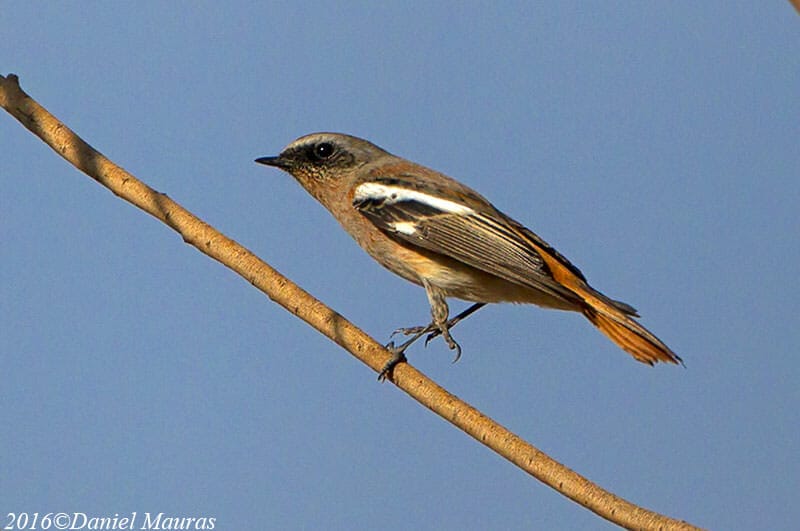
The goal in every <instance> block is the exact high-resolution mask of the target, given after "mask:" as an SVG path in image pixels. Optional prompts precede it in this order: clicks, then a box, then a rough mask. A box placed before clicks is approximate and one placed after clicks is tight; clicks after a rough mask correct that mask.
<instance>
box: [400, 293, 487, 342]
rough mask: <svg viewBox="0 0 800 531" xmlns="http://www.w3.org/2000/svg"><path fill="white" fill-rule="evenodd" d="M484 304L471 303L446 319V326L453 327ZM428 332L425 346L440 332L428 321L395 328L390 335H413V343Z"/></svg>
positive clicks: (484, 304)
mask: <svg viewBox="0 0 800 531" xmlns="http://www.w3.org/2000/svg"><path fill="white" fill-rule="evenodd" d="M484 306H486V303H485V302H476V303H475V304H473V305H472V306H470V307H469V308H467V309H466V310H464V311H463V312H461V313H460V314H458V315H456V316H455V317H453V318H452V319H450V320H449V321H447V328H448V329H449V328H453V327H454V326H455V325H456V324H457V323H460V322H461V321H463V320H464V319H466V318H467V317H469V316H470V315H472V314H473V313H475V312H477V311H478V310H480V309H481V308H483V307H484ZM428 332H430V334H428V337H426V338H425V345H426V346H427V345H428V343H430V341H431V340H432V339H433V338H435V337H438V336H439V335H440V334H441V332H440V331H439V329H438V328H437V327H436V325H435V324H434V323H430V324H429V325H427V326H409V327H408V328H398V329H397V330H395V331H394V332H392V335H393V336H395V335H397V334H403V335H405V336H410V335H414V337H413V338H412V339H413V341H411V343H413V342H414V341H416V340H417V339H419V338H420V337H421V336H422V335H424V334H426V333H428ZM411 343H409V344H411Z"/></svg>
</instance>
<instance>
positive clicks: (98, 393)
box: [0, 1, 800, 529]
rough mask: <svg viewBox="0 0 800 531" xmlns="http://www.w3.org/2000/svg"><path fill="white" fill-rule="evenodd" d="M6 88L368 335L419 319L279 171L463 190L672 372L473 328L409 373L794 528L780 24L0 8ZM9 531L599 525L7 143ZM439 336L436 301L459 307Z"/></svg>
mask: <svg viewBox="0 0 800 531" xmlns="http://www.w3.org/2000/svg"><path fill="white" fill-rule="evenodd" d="M0 31H1V32H2V34H3V42H4V44H3V46H2V49H0V68H1V69H2V73H4V74H5V73H9V72H13V73H16V74H18V75H19V76H20V79H21V82H22V85H23V88H24V89H25V90H27V91H28V92H29V93H30V94H31V95H32V96H33V97H34V98H36V99H37V100H38V101H39V102H40V103H41V104H43V105H44V106H45V107H47V108H48V109H49V110H50V111H51V112H53V113H54V114H55V115H56V116H58V117H59V118H60V119H62V120H63V121H64V122H65V123H67V124H68V125H69V126H70V127H72V128H73V129H74V130H75V131H76V132H77V133H79V134H80V135H82V136H83V138H85V139H86V140H87V141H88V142H89V143H91V144H92V145H94V146H95V147H96V148H98V149H99V150H100V151H102V152H103V153H105V154H106V155H107V156H109V157H110V158H111V159H112V160H114V161H116V162H117V163H119V164H120V165H122V166H123V167H125V168H126V169H128V170H129V171H131V172H133V173H134V174H135V175H137V176H138V177H139V178H141V179H142V180H144V181H145V182H147V183H148V184H150V185H151V186H153V187H154V188H156V189H157V190H159V191H161V192H164V193H167V194H168V195H169V196H170V197H172V198H173V199H175V200H176V201H178V202H179V203H181V204H182V205H184V206H185V207H186V208H188V209H190V210H191V211H193V212H194V213H196V214H197V215H199V216H200V217H202V218H203V219H205V220H206V221H207V222H209V223H211V224H213V225H214V226H216V227H217V228H218V229H220V230H221V231H223V232H224V233H225V234H227V235H228V236H230V237H232V238H234V239H236V240H237V241H239V242H240V243H242V244H244V245H245V246H247V247H248V248H250V249H251V250H253V251H254V252H256V253H257V254H259V255H260V256H261V257H262V258H264V259H265V260H266V261H268V262H269V263H271V264H272V265H274V266H275V267H276V268H278V269H279V270H280V271H281V272H282V273H284V274H286V275H287V276H289V277H290V278H292V279H293V280H295V281H296V282H298V283H299V284H300V285H301V286H303V287H304V288H305V289H307V290H309V291H310V292H311V293H313V294H314V295H315V296H317V297H319V298H320V299H322V300H323V301H324V302H326V303H327V304H329V305H330V306H332V307H333V308H335V309H336V310H337V311H339V312H341V313H342V314H344V315H345V316H346V317H348V318H349V319H351V320H352V321H353V322H355V323H356V324H358V325H359V326H361V327H362V328H363V329H364V330H365V331H367V332H368V333H370V334H371V335H372V336H373V337H375V338H376V339H378V340H379V341H385V340H386V339H387V338H388V334H389V332H390V331H391V330H393V329H394V328H396V327H399V326H409V325H414V324H421V323H423V322H424V321H426V319H427V318H428V316H429V314H428V305H427V300H426V298H425V295H424V292H423V291H422V290H421V289H419V288H418V287H416V286H413V285H411V284H408V283H406V282H405V281H403V280H402V279H399V278H396V277H394V276H392V275H390V274H389V273H387V272H386V271H384V270H383V269H382V268H380V267H379V266H377V265H375V264H374V263H373V262H372V261H371V260H370V259H369V258H368V257H367V256H366V255H365V254H363V253H362V252H361V250H360V249H359V248H358V247H357V246H356V244H355V243H354V242H352V241H351V240H350V239H349V237H348V236H347V235H346V234H344V233H342V232H341V231H340V229H339V228H338V225H337V224H336V223H335V222H334V221H333V220H332V218H331V217H330V216H329V214H328V213H327V212H325V211H324V210H323V209H322V207H321V206H319V205H318V204H317V203H315V202H314V200H313V199H312V198H311V197H310V196H308V195H307V194H306V193H305V192H304V191H303V190H302V189H301V188H300V187H299V186H298V185H297V184H296V183H295V182H294V181H293V180H292V179H291V178H290V177H289V176H288V175H285V174H283V173H280V172H278V171H277V170H274V169H270V168H265V167H261V166H258V165H256V164H254V163H253V159H254V158H256V157H259V156H264V155H274V154H277V153H278V152H279V151H280V149H281V148H282V147H283V146H284V145H286V144H287V143H288V142H290V141H291V140H293V139H294V138H296V137H298V136H300V135H302V134H305V133H309V132H313V131H321V130H328V131H339V132H347V133H351V134H354V135H357V136H362V137H364V138H368V139H370V140H372V141H373V142H375V143H377V144H378V145H380V146H381V147H383V148H385V149H387V150H389V151H391V152H393V153H396V154H398V155H401V156H404V157H407V158H410V159H413V160H415V161H417V162H420V163H422V164H425V165H427V166H430V167H432V168H435V169H437V170H440V171H442V172H445V173H447V174H449V175H451V176H453V177H456V178H458V179H460V180H462V181H464V182H465V183H467V184H469V185H470V186H472V187H473V188H475V189H477V190H478V191H480V192H481V193H482V194H483V195H485V196H487V197H488V198H490V199H491V200H492V202H493V203H494V204H495V205H496V206H497V207H498V208H500V209H501V210H503V211H504V212H506V213H508V214H509V215H511V216H513V217H514V218H516V219H517V220H519V221H520V222H523V223H524V224H526V225H527V226H528V227H530V228H531V229H532V230H534V231H535V232H537V233H538V234H540V235H541V236H542V237H544V238H545V239H546V240H548V241H549V242H550V243H551V244H552V245H554V246H555V247H556V248H557V249H559V250H560V251H561V252H562V253H563V254H565V255H566V256H568V257H569V258H570V259H571V260H572V261H573V262H575V263H576V264H577V265H578V266H579V267H580V268H581V269H582V270H583V271H584V273H585V274H586V275H587V277H588V278H589V280H590V282H591V283H592V284H593V285H594V286H595V287H597V288H598V289H600V290H602V291H603V292H605V293H606V294H608V295H610V296H612V297H615V298H618V299H621V300H624V301H626V302H629V303H631V304H633V305H634V306H635V307H637V308H638V309H639V311H640V313H641V314H642V316H643V319H642V322H643V324H645V325H646V326H647V327H648V328H650V329H651V330H653V331H654V332H655V333H656V334H657V335H658V336H659V337H661V338H662V339H664V340H665V341H666V342H667V344H669V345H670V346H671V347H672V348H673V349H674V350H675V351H676V352H677V353H678V354H679V355H681V356H682V357H683V359H684V360H685V361H686V369H682V368H678V367H673V366H659V367H655V368H650V367H647V366H644V365H641V364H639V363H636V362H635V361H633V359H632V358H630V357H629V356H628V355H626V354H625V353H623V352H622V351H620V350H619V349H617V348H616V347H615V346H614V345H613V344H611V343H610V342H609V341H608V340H607V339H606V338H605V337H603V336H602V335H601V334H600V333H598V332H597V331H596V330H594V329H593V327H592V326H591V325H590V324H589V323H588V322H586V321H585V320H584V319H583V318H582V317H580V316H578V315H575V314H566V313H561V312H546V311H543V310H540V309H538V308H535V307H528V306H526V307H522V306H512V305H507V306H503V305H498V306H492V307H490V308H488V309H485V310H482V311H481V312H480V313H479V314H477V315H476V316H474V317H472V318H470V320H469V321H467V322H466V323H464V324H462V325H459V327H458V328H457V329H456V331H455V334H454V335H455V337H456V339H458V340H459V342H460V343H461V345H462V347H463V348H464V355H463V357H462V359H461V361H460V362H458V363H457V364H451V363H450V362H451V359H452V354H451V352H449V351H448V350H447V349H446V347H445V346H444V345H443V344H442V343H441V341H438V340H437V341H435V342H433V343H432V344H431V345H430V346H429V347H428V348H427V349H423V348H421V347H417V348H415V349H413V350H412V351H410V353H409V355H410V357H411V361H412V363H413V364H414V365H415V366H417V367H418V368H419V369H421V370H422V371H424V372H425V373H427V374H428V375H430V376H431V377H433V378H434V379H435V380H436V381H438V382H440V383H441V384H442V385H444V386H445V387H446V388H447V389H448V390H450V391H451V392H453V393H455V394H457V395H458V396H460V397H461V398H463V399H465V400H467V401H468V402H470V403H471V404H473V405H475V406H476V407H478V408H479V409H480V410H482V411H483V412H485V413H486V414H488V415H490V416H492V417H493V418H495V419H496V420H498V421H499V422H501V423H502V424H503V425H505V426H507V427H508V428H510V429H511V430H512V431H514V432H516V433H518V434H519V435H521V436H522V437H524V438H525V439H527V440H529V441H530V442H532V443H533V444H534V445H536V446H538V447H539V448H541V449H542V450H544V451H546V452H548V453H549V454H550V455H551V456H553V457H554V458H556V459H558V460H560V461H561V462H563V463H564V464H566V465H567V466H569V467H571V468H573V469H575V470H576V471H578V472H580V473H582V474H584V475H586V476H587V477H588V478H590V479H592V480H594V481H596V482H598V483H599V484H601V485H602V486H604V487H605V488H607V489H609V490H611V491H613V492H615V493H616V494H618V495H620V496H623V497H625V498H627V499H629V500H631V501H633V502H635V503H638V504H641V505H643V506H645V507H648V508H651V509H653V510H656V511H659V512H663V513H666V514H669V515H671V516H674V517H678V518H682V519H686V520H688V521H690V522H693V523H695V524H698V525H702V526H705V527H709V528H714V529H753V528H762V529H788V528H790V527H792V526H793V525H796V522H797V521H798V519H800V509H798V505H797V503H796V502H797V499H796V496H797V492H798V491H800V480H799V479H798V478H800V464H799V463H800V460H798V458H797V455H798V451H799V450H800V445H799V444H798V441H800V433H798V432H799V431H800V429H798V426H800V418H798V416H799V415H798V413H797V408H798V404H800V386H798V383H797V382H798V380H800V359H798V346H797V345H798V344H800V326H798V324H800V323H798V318H797V316H798V314H800V306H798V300H800V288H798V284H797V278H796V275H797V273H798V264H799V263H800V241H799V238H798V234H800V208H798V204H800V179H798V168H800V149H798V138H800V99H798V97H797V95H798V90H800V89H799V87H800V55H798V53H797V49H798V45H799V44H800V18H798V16H797V14H796V13H795V12H794V10H793V9H792V7H791V6H790V5H789V3H788V2H785V1H783V2H781V1H774V2H763V3H761V4H759V6H758V9H757V10H754V9H753V5H752V3H749V2H669V3H666V2H660V3H642V2H605V3H599V2H598V3H591V4H587V3H585V2H545V3H537V4H536V5H535V6H534V5H531V3H525V2H521V3H516V4H513V3H508V4H504V6H503V7H497V6H492V5H489V4H483V3H463V2H459V3H455V2H453V3H447V2H436V3H424V4H423V3H416V4H411V3H393V2H389V3H381V5H380V6H378V5H375V4H373V3H368V2H364V3H349V4H346V5H342V6H336V5H332V4H326V3H314V2H310V3H306V2H280V3H265V4H261V5H259V6H253V5H246V4H244V3H238V4H234V5H232V6H230V7H225V8H223V7H221V5H220V4H218V3H206V4H199V3H198V4H177V3H156V2H151V3H111V2H96V3H90V2H83V3H80V4H72V5H65V4H50V3H31V2H4V3H3V5H2V9H0ZM0 146H2V153H3V156H2V159H1V160H0V187H1V188H0V189H1V190H2V193H0V241H1V242H2V244H3V248H2V260H0V290H1V291H0V371H2V374H3V386H2V391H0V425H2V426H3V428H4V435H3V437H2V438H0V513H2V514H3V515H5V514H7V513H8V512H17V513H19V512H24V511H27V512H30V513H33V512H35V511H39V512H41V513H45V512H49V511H53V512H57V511H65V512H85V513H87V514H89V515H96V516H113V515H114V514H115V513H119V514H121V515H123V514H125V513H130V512H131V511H137V512H138V513H139V515H140V517H139V518H140V519H141V518H142V517H141V515H142V514H143V513H144V512H151V513H157V512H164V513H166V514H170V515H182V516H197V517H200V516H208V517H214V518H216V523H217V524H216V525H217V528H218V529H220V528H221V529H247V528H251V529H256V528H301V527H303V528H333V529H352V528H373V527H381V528H384V529H406V528H421V529H434V528H435V529H481V528H522V527H526V528H537V529H605V528H610V527H611V526H610V524H607V523H606V522H604V521H602V520H600V519H598V518H597V517H596V516H594V515H593V514H591V513H589V512H588V511H586V510H584V509H582V508H581V507H579V506H578V505H576V504H574V503H572V502H569V501H567V500H566V499H564V498H563V497H561V496H560V495H558V494H556V493H555V492H553V491H551V490H550V489H548V488H546V487H544V486H542V485H541V484H539V483H538V482H536V481H535V480H533V479H532V478H530V477H528V476H526V475H525V474H524V473H522V472H520V471H519V470H517V469H515V468H514V467H513V466H512V465H510V464H509V463H507V462H505V461H504V460H503V459H501V458H499V457H498V456H496V455H494V454H493V453H491V452H490V451H488V450H487V449H486V448H484V447H482V446H481V445H479V444H477V443H476V442H475V441H473V440H472V439H470V438H468V437H467V436H466V435H464V434H463V433H461V432H459V431H457V430H455V429H454V428H452V427H451V426H450V425H449V424H447V423H446V422H444V421H443V420H441V419H439V418H438V417H435V416H433V415H432V414H431V413H430V412H428V411H427V410H425V409H424V408H422V407H420V406H419V405H418V404H417V403H415V402H413V401H411V400H409V399H408V398H407V397H406V396H405V395H404V394H403V393H402V392H399V391H398V390H397V389H396V388H394V387H393V386H392V385H387V384H384V385H381V384H378V383H377V382H376V381H375V374H374V373H373V372H371V371H370V370H369V369H367V368H366V367H365V366H363V365H361V364H360V363H359V362H357V361H356V360H355V359H354V358H352V357H351V356H349V355H348V354H347V353H345V352H344V351H342V350H341V349H340V348H339V347H337V346H336V345H334V344H332V343H330V342H329V341H327V340H326V339H324V338H323V337H321V336H320V335H318V334H317V333H316V332H314V331H313V330H311V329H310V328H309V327H307V326H306V325H304V324H303V323H301V322H300V321H298V320H297V319H295V318H294V317H292V316H291V315H290V314H288V313H287V312H285V311H284V310H282V309H281V308H279V307H278V306H276V305H275V304H273V303H272V302H270V301H269V300H268V299H267V298H266V297H264V296H263V295H262V294H260V293H259V292H257V291H256V290H255V289H253V288H252V287H251V286H250V285H249V284H248V283H247V282H246V281H244V280H243V279H241V278H239V277H237V276H236V275H235V274H233V273H232V272H230V271H228V270H227V269H225V268H223V267H222V266H220V265H219V264H217V263H216V262H213V261H211V260H210V259H208V258H207V257H205V256H203V255H201V254H199V253H198V252H197V251H196V250H194V249H193V248H191V247H189V246H187V245H185V244H184V243H183V242H182V240H181V239H180V237H178V236H177V235H176V234H175V233H174V232H172V231H171V230H170V229H168V228H167V227H166V226H164V225H162V224H160V223H158V222H156V221H155V220H153V219H152V218H149V217H148V216H146V215H145V214H144V213H142V212H140V211H138V210H136V209H135V208H132V207H131V206H129V205H128V204H126V203H123V202H121V201H120V200H118V199H117V198H116V197H115V196H113V195H112V194H110V193H108V192H107V191H106V190H105V189H103V188H102V187H100V186H99V185H97V184H96V183H95V182H93V181H92V180H90V179H88V178H87V177H85V176H84V175H82V174H80V173H78V172H77V171H76V170H75V169H73V168H72V167H71V166H69V165H68V164H66V163H65V162H64V161H63V160H62V159H60V158H59V157H58V156H56V154H55V153H53V152H52V151H51V150H50V149H49V148H47V147H46V146H44V144H42V143H41V142H40V141H39V140H38V139H36V138H35V137H33V136H32V135H30V133H28V132H27V131H26V130H24V129H22V128H21V127H20V126H19V125H18V124H17V123H16V121H14V120H13V119H11V118H10V117H9V116H7V115H6V114H5V113H3V116H2V117H0ZM451 307H452V308H453V309H454V310H458V309H460V308H462V307H463V305H462V304H460V303H458V302H454V303H452V304H451Z"/></svg>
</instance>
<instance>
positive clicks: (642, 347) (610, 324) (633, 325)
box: [583, 297, 683, 365]
mask: <svg viewBox="0 0 800 531" xmlns="http://www.w3.org/2000/svg"><path fill="white" fill-rule="evenodd" d="M586 303H587V306H586V307H585V308H584V309H583V315H585V316H586V317H587V318H588V319H589V320H590V321H591V322H592V324H593V325H595V326H596V327H597V328H598V329H599V330H600V331H601V332H603V333H604V334H605V335H606V336H607V337H608V338H609V339H610V340H611V341H613V342H614V343H616V344H617V345H619V347H620V348H621V349H622V350H624V351H625V352H627V353H628V354H630V355H631V356H633V357H634V358H636V360H637V361H641V362H642V363H647V364H649V365H653V364H655V363H657V362H659V361H664V362H668V363H680V364H681V365H683V360H681V358H680V357H678V355H677V354H675V353H674V352H672V351H671V350H670V348H669V347H668V346H666V345H665V344H664V343H663V342H662V341H661V340H660V339H658V338H657V337H656V336H654V335H653V334H652V333H651V332H650V331H649V330H647V329H646V328H645V327H643V326H642V325H640V324H639V323H637V322H636V321H634V320H633V318H631V317H630V316H628V315H626V314H625V313H623V312H622V311H620V310H619V309H617V308H615V307H614V306H611V305H609V304H606V303H605V302H604V301H603V300H601V299H599V298H596V297H587V298H586Z"/></svg>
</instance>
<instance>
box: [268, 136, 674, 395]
mask: <svg viewBox="0 0 800 531" xmlns="http://www.w3.org/2000/svg"><path fill="white" fill-rule="evenodd" d="M256 162H258V163H261V164H266V165H269V166H275V167H277V168H280V169H282V170H284V171H286V172H288V173H290V174H291V175H292V176H293V177H294V178H295V179H296V180H297V181H298V182H299V183H300V184H301V185H302V186H303V188H305V189H306V190H307V191H308V192H309V193H310V194H311V195H312V196H314V197H315V198H316V199H317V201H319V202H320V203H322V205H323V206H324V207H325V208H327V209H328V210H329V211H330V212H331V214H333V217H335V218H336V220H337V221H339V223H340V224H341V225H342V227H343V228H344V229H345V230H346V231H347V232H348V233H349V234H350V235H351V236H352V237H353V238H354V239H355V240H356V242H358V244H359V245H360V246H361V247H362V248H363V249H364V250H365V251H366V252H367V253H369V255H370V256H372V257H373V258H374V259H375V260H377V261H378V263H380V264H381V265H382V266H384V267H385V268H387V269H388V270H389V271H391V272H393V273H396V274H397V275H400V276H401V277H403V278H405V279H406V280H409V281H411V282H413V283H414V284H418V285H420V286H422V287H424V288H425V292H426V293H427V295H428V301H429V303H430V306H431V316H432V322H431V324H429V325H428V326H424V327H423V326H420V327H413V328H403V329H399V330H398V331H401V332H404V333H406V334H408V335H411V336H412V337H411V338H410V339H409V340H408V341H406V342H405V343H403V344H401V345H399V346H395V345H394V343H393V342H392V343H390V344H389V345H388V348H390V350H391V351H392V352H393V354H394V356H393V358H392V359H391V361H390V362H389V363H387V364H386V366H385V367H384V368H383V370H382V371H381V373H380V375H379V379H384V378H385V377H386V376H387V375H388V374H389V373H390V371H391V370H392V368H393V367H394V366H395V365H396V364H397V363H399V362H401V361H405V359H406V358H405V355H404V352H405V350H406V348H408V346H409V345H410V344H412V343H413V342H414V341H416V340H417V339H418V338H420V337H421V336H422V335H425V334H429V335H428V338H427V340H428V341H429V340H430V339H431V338H433V337H435V336H437V335H440V334H441V336H442V337H443V338H444V340H445V341H446V342H447V344H448V346H449V347H450V349H453V350H456V352H457V354H456V359H458V357H459V355H460V353H461V348H460V347H459V345H458V343H456V342H455V340H454V339H453V337H452V335H451V334H450V328H451V327H452V326H454V325H455V324H456V323H457V322H458V321H460V320H461V319H463V318H464V317H466V316H468V315H470V314H471V313H473V312H475V311H476V310H478V309H480V308H481V307H482V306H484V305H485V304H486V303H491V302H516V303H531V304H536V305H538V306H542V307H545V308H554V309H558V310H570V311H575V312H581V313H582V314H583V315H584V316H586V318H587V319H589V321H591V323H592V324H593V325H595V326H596V327H597V328H598V329H600V331H601V332H602V333H603V334H605V335H606V336H608V337H609V338H610V339H611V340H612V341H613V342H614V343H616V344H617V345H619V347H620V348H622V349H623V350H624V351H625V352H628V353H629V354H631V355H632V356H633V357H634V358H635V359H636V360H638V361H641V362H644V363H648V364H650V365H653V364H654V363H656V362H659V361H663V362H670V363H682V361H681V358H679V357H678V356H677V355H676V354H675V353H674V352H672V351H671V350H670V349H669V347H667V346H666V345H665V344H664V343H663V342H662V341H661V340H659V339H658V338H657V337H656V336H655V335H653V334H652V333H651V332H650V331H648V330H647V329H646V328H644V327H643V326H642V325H640V324H639V323H638V322H636V321H635V320H634V319H633V318H634V317H638V314H637V313H636V310H635V309H634V308H633V307H631V306H629V305H628V304H625V303H623V302H619V301H615V300H613V299H611V298H609V297H606V296H605V295H603V294H602V293H600V292H599V291H597V290H595V289H594V288H592V287H591V286H590V285H589V283H588V282H587V281H586V277H584V276H583V273H581V271H580V270H579V269H578V268H577V267H575V266H574V265H573V264H572V263H571V262H570V261H569V260H567V259H566V258H565V257H564V256H562V255H561V254H560V253H559V252H558V251H556V250H555V249H554V248H553V247H552V246H550V245H549V244H548V243H547V242H545V241H544V240H543V239H542V238H540V237H539V236H537V235H536V234H534V233H533V232H532V231H530V230H528V229H527V228H525V227H524V226H523V225H521V224H520V223H518V222H517V221H514V220H513V219H511V218H510V217H508V216H507V215H505V214H503V213H502V212H500V211H499V210H498V209H496V208H495V207H494V206H493V205H492V204H491V203H489V201H487V200H486V199H484V198H483V197H482V196H481V195H480V194H478V193H477V192H475V191H474V190H472V189H470V188H469V187H467V186H465V185H464V184H461V183H460V182H458V181H456V180H454V179H452V178H450V177H448V176H446V175H443V174H441V173H438V172H436V171H433V170H431V169H429V168H426V167H424V166H421V165H419V164H415V163H413V162H410V161H408V160H405V159H402V158H400V157H397V156H395V155H392V154H391V153H388V152H386V151H384V150H383V149H381V148H379V147H378V146H376V145H374V144H372V143H370V142H367V141H366V140H362V139H360V138H356V137H354V136H349V135H344V134H338V133H313V134H310V135H306V136H303V137H301V138H298V139H297V140H295V141H294V142H292V143H291V144H289V145H288V146H286V148H284V149H283V151H282V152H281V154H280V155H278V156H277V157H262V158H259V159H256ZM447 297H455V298H458V299H462V300H466V301H471V302H474V303H475V304H473V305H472V306H470V307H469V308H468V309H467V310H465V311H464V312H462V313H461V314H460V315H458V316H456V317H454V318H453V319H450V320H448V318H449V309H448V306H447V302H446V298H447ZM426 343H427V341H426Z"/></svg>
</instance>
